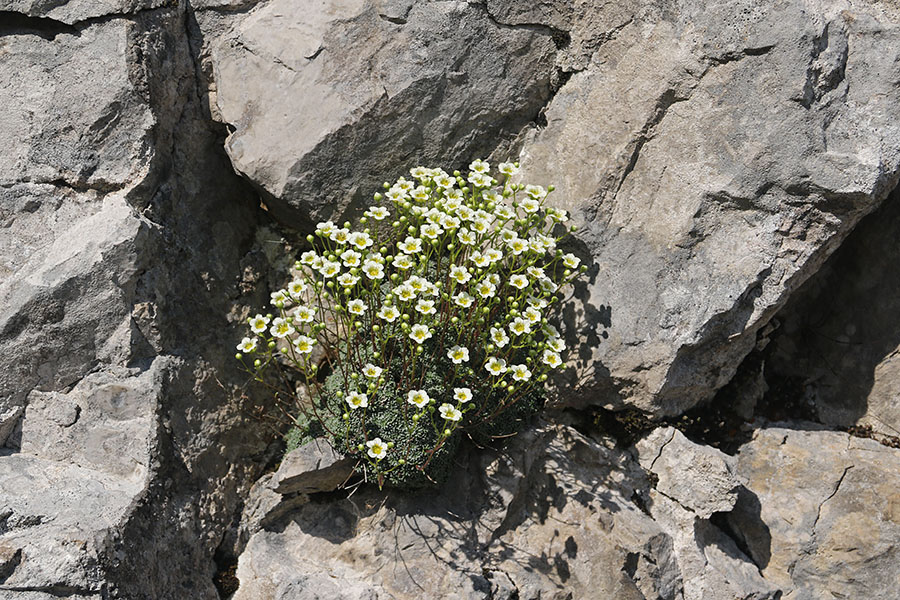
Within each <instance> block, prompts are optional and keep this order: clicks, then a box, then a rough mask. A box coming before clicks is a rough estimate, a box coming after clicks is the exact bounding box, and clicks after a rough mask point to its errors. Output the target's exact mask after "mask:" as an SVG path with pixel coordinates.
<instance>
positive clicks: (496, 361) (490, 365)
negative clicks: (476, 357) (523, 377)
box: [484, 356, 506, 375]
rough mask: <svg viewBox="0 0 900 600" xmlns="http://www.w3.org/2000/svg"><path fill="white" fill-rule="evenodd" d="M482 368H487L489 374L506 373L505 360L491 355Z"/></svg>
mask: <svg viewBox="0 0 900 600" xmlns="http://www.w3.org/2000/svg"><path fill="white" fill-rule="evenodd" d="M484 368H485V369H487V371H488V373H490V374H491V375H503V374H504V373H506V361H505V360H503V359H502V358H496V357H494V356H492V357H491V358H489V359H488V361H487V362H486V363H485V364H484Z"/></svg>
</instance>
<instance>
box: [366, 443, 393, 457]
mask: <svg viewBox="0 0 900 600" xmlns="http://www.w3.org/2000/svg"><path fill="white" fill-rule="evenodd" d="M366 446H368V447H369V451H368V452H367V454H368V455H369V456H371V457H372V458H374V459H375V460H381V459H382V458H384V457H385V455H386V454H387V451H388V447H387V444H385V443H384V442H382V441H381V438H375V439H374V440H369V441H368V442H366Z"/></svg>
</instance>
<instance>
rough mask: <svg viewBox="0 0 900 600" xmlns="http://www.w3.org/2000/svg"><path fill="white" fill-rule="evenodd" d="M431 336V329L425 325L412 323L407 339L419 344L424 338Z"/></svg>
mask: <svg viewBox="0 0 900 600" xmlns="http://www.w3.org/2000/svg"><path fill="white" fill-rule="evenodd" d="M430 337H431V331H430V330H429V329H428V326H427V325H422V324H417V325H413V326H412V327H411V328H410V331H409V339H411V340H412V341H414V342H416V343H417V344H421V343H422V342H424V341H425V340H427V339H429V338H430Z"/></svg>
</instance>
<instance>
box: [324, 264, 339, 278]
mask: <svg viewBox="0 0 900 600" xmlns="http://www.w3.org/2000/svg"><path fill="white" fill-rule="evenodd" d="M340 271H341V263H339V262H337V261H334V262H333V261H330V260H326V261H323V262H322V266H321V267H320V268H319V273H321V274H322V276H323V277H327V278H329V279H330V278H332V277H334V276H335V275H337V274H338V273H340Z"/></svg>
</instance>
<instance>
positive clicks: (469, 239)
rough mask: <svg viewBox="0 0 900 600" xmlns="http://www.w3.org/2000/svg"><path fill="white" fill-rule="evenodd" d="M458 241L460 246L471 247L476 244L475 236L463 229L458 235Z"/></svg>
mask: <svg viewBox="0 0 900 600" xmlns="http://www.w3.org/2000/svg"><path fill="white" fill-rule="evenodd" d="M456 239H458V240H459V243H460V244H466V245H467V246H471V245H472V244H474V243H475V234H474V233H472V232H471V231H469V230H468V229H466V228H465V227H463V228H462V229H460V230H459V231H458V232H457V233H456Z"/></svg>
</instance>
